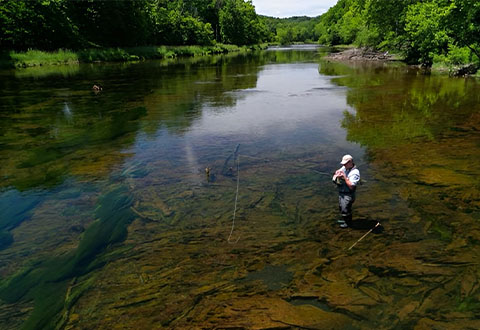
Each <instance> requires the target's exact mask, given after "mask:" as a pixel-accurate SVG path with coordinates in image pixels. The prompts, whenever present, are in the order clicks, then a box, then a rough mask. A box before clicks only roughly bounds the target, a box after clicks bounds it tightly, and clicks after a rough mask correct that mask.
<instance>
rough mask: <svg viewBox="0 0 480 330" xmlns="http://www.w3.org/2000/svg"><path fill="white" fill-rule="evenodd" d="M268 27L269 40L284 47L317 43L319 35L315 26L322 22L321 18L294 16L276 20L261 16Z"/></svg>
mask: <svg viewBox="0 0 480 330" xmlns="http://www.w3.org/2000/svg"><path fill="white" fill-rule="evenodd" d="M261 19H262V20H263V21H264V22H265V24H266V26H267V31H268V34H267V40H268V41H269V42H276V43H279V44H282V45H288V44H292V43H294V42H303V43H316V42H317V41H318V38H319V34H318V33H317V30H316V29H315V26H316V25H317V24H318V23H319V21H320V16H317V17H313V18H312V17H308V16H294V17H289V18H275V17H268V16H261Z"/></svg>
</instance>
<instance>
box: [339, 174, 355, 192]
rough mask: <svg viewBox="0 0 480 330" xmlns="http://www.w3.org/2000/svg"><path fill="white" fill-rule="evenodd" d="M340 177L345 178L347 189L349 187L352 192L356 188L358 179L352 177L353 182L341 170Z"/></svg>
mask: <svg viewBox="0 0 480 330" xmlns="http://www.w3.org/2000/svg"><path fill="white" fill-rule="evenodd" d="M342 178H343V179H344V180H345V183H346V184H347V186H348V189H350V190H351V191H352V192H353V191H355V189H356V188H357V182H358V180H356V181H355V178H354V179H353V180H354V182H352V181H351V180H350V179H349V178H348V176H347V175H346V174H345V172H343V171H342Z"/></svg>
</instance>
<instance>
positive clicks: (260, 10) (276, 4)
mask: <svg viewBox="0 0 480 330" xmlns="http://www.w3.org/2000/svg"><path fill="white" fill-rule="evenodd" d="M252 3H253V5H254V6H255V11H256V12H257V14H259V15H265V16H272V17H281V18H283V17H291V16H310V17H315V16H318V15H321V14H323V13H325V12H326V11H327V10H328V9H329V8H330V7H332V6H334V5H335V4H336V3H337V0H253V1H252Z"/></svg>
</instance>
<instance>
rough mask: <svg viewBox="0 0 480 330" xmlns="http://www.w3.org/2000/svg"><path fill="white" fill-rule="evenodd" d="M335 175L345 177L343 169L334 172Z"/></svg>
mask: <svg viewBox="0 0 480 330" xmlns="http://www.w3.org/2000/svg"><path fill="white" fill-rule="evenodd" d="M335 176H336V177H340V178H344V177H345V173H344V172H343V171H341V170H337V171H336V172H335Z"/></svg>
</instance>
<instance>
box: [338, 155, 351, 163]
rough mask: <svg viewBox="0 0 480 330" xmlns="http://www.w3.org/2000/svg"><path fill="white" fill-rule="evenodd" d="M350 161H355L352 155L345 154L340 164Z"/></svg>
mask: <svg viewBox="0 0 480 330" xmlns="http://www.w3.org/2000/svg"><path fill="white" fill-rule="evenodd" d="M349 161H353V157H352V156H350V155H345V156H343V158H342V161H341V162H340V164H342V165H345V164H346V163H348V162H349Z"/></svg>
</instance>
